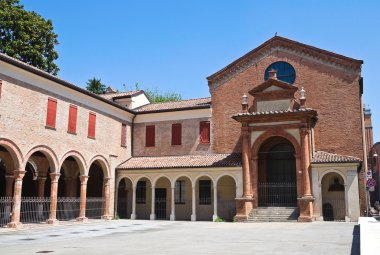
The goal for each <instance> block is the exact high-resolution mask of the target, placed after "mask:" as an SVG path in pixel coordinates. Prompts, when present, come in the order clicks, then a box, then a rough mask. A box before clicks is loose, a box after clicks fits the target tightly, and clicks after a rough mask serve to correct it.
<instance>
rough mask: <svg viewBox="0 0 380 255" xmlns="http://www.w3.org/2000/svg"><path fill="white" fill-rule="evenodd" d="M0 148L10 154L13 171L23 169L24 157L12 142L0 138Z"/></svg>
mask: <svg viewBox="0 0 380 255" xmlns="http://www.w3.org/2000/svg"><path fill="white" fill-rule="evenodd" d="M0 146H3V147H4V148H5V149H6V150H7V151H8V152H9V154H11V157H12V159H13V167H14V169H19V168H23V162H24V157H23V155H22V152H21V150H20V149H19V147H18V146H17V145H16V144H15V143H14V142H12V141H11V140H9V139H6V138H0ZM14 169H13V170H14Z"/></svg>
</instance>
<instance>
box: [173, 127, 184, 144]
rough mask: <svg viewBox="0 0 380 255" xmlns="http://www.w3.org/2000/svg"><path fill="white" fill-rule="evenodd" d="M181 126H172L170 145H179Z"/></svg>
mask: <svg viewBox="0 0 380 255" xmlns="http://www.w3.org/2000/svg"><path fill="white" fill-rule="evenodd" d="M181 143H182V125H181V123H176V124H172V145H181Z"/></svg>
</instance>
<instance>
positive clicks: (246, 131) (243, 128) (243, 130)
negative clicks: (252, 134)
mask: <svg viewBox="0 0 380 255" xmlns="http://www.w3.org/2000/svg"><path fill="white" fill-rule="evenodd" d="M241 134H242V135H244V136H247V135H249V127H248V125H242V126H241Z"/></svg>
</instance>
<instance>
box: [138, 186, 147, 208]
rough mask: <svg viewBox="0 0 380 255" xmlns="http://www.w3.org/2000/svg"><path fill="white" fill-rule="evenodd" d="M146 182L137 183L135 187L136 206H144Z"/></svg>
mask: <svg viewBox="0 0 380 255" xmlns="http://www.w3.org/2000/svg"><path fill="white" fill-rule="evenodd" d="M145 201H146V181H138V182H137V186H136V204H145Z"/></svg>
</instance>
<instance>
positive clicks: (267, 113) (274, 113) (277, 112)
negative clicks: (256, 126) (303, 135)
mask: <svg viewBox="0 0 380 255" xmlns="http://www.w3.org/2000/svg"><path fill="white" fill-rule="evenodd" d="M298 112H315V110H313V109H311V108H300V109H298V110H296V109H287V110H282V111H265V112H246V113H244V112H243V113H238V114H235V115H233V117H237V116H257V115H276V114H284V113H298Z"/></svg>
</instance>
